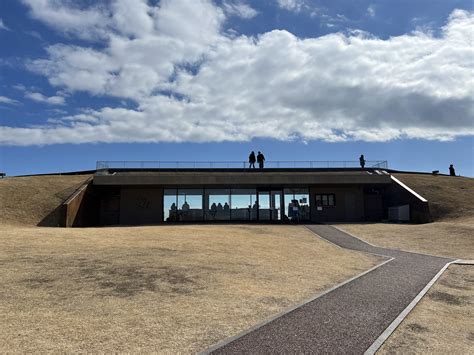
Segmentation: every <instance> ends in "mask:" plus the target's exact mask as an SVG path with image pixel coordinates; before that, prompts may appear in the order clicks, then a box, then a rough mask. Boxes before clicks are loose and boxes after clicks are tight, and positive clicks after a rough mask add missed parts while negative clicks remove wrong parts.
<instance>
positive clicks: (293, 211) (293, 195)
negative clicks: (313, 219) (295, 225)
mask: <svg viewBox="0 0 474 355" xmlns="http://www.w3.org/2000/svg"><path fill="white" fill-rule="evenodd" d="M284 194H285V218H287V219H289V220H292V221H293V220H294V221H299V220H309V218H310V215H309V190H308V189H306V188H295V189H284Z"/></svg>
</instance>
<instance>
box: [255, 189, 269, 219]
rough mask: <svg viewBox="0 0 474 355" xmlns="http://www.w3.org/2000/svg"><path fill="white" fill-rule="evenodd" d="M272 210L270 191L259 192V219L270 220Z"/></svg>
mask: <svg viewBox="0 0 474 355" xmlns="http://www.w3.org/2000/svg"><path fill="white" fill-rule="evenodd" d="M270 213H271V210H270V192H259V193H258V219H259V220H260V221H269V220H270V218H271V216H270Z"/></svg>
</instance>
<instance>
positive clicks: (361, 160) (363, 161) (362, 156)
mask: <svg viewBox="0 0 474 355" xmlns="http://www.w3.org/2000/svg"><path fill="white" fill-rule="evenodd" d="M359 163H360V167H361V168H362V169H364V167H365V158H364V154H361V155H360V157H359Z"/></svg>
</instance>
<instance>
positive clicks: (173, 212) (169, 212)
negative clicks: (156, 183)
mask: <svg viewBox="0 0 474 355" xmlns="http://www.w3.org/2000/svg"><path fill="white" fill-rule="evenodd" d="M163 218H164V221H165V222H175V221H177V220H178V196H177V190H176V189H165V191H164V194H163Z"/></svg>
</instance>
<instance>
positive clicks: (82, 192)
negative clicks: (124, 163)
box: [62, 179, 99, 227]
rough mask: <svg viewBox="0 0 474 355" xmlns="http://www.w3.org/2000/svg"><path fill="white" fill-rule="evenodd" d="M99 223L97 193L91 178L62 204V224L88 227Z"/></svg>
mask: <svg viewBox="0 0 474 355" xmlns="http://www.w3.org/2000/svg"><path fill="white" fill-rule="evenodd" d="M98 223H99V211H98V199H97V194H96V193H95V192H94V186H93V185H92V180H91V179H89V180H87V181H86V182H85V183H84V184H83V185H82V186H81V187H80V188H79V189H77V190H76V191H75V192H74V193H73V194H72V195H71V196H70V197H69V198H68V199H67V200H66V201H64V203H63V204H62V226H64V227H88V226H94V225H97V224H98Z"/></svg>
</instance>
